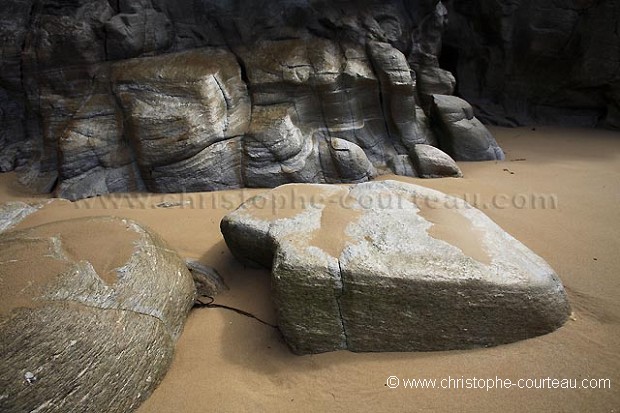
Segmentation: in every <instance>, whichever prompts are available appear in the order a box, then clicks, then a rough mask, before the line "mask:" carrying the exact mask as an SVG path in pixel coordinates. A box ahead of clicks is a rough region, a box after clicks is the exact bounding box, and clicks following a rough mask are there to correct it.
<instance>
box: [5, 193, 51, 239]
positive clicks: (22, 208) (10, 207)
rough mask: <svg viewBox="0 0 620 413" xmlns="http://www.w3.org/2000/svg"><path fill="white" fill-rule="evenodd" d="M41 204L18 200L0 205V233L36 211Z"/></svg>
mask: <svg viewBox="0 0 620 413" xmlns="http://www.w3.org/2000/svg"><path fill="white" fill-rule="evenodd" d="M42 206H43V205H42V204H38V205H37V204H35V205H31V204H27V203H25V202H20V201H15V202H7V203H6V204H2V205H0V233H1V232H4V231H6V230H8V229H10V228H11V227H14V226H15V225H17V224H19V223H20V222H21V221H23V220H24V219H25V218H26V217H27V216H28V215H30V214H32V213H34V212H37V211H38V210H39V209H40V208H41V207H42Z"/></svg>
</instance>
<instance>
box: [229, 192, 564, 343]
mask: <svg viewBox="0 0 620 413" xmlns="http://www.w3.org/2000/svg"><path fill="white" fill-rule="evenodd" d="M284 200H288V201H287V202H283V201H284ZM283 206H286V207H285V208H283ZM221 228H222V233H223V234H224V238H225V240H226V243H227V244H228V246H229V248H230V249H231V251H232V252H233V253H234V254H235V256H236V257H237V258H239V259H241V260H243V261H245V262H248V263H251V264H259V265H262V266H265V267H269V268H272V286H273V294H274V300H275V304H276V309H277V312H278V325H279V328H280V330H281V331H282V333H283V335H284V337H285V339H286V341H287V343H288V344H289V345H290V347H291V348H292V350H293V351H294V352H296V353H298V354H306V353H319V352H325V351H334V350H342V349H348V350H351V351H428V350H451V349H467V348H474V347H487V346H495V345H499V344H504V343H510V342H514V341H518V340H523V339H527V338H531V337H535V336H538V335H541V334H546V333H549V332H551V331H553V330H555V329H557V328H559V327H560V326H561V325H562V324H563V323H564V322H565V321H566V319H567V317H568V315H569V314H570V307H569V304H568V301H567V298H566V294H565V292H564V288H563V286H562V284H561V282H560V280H559V279H558V277H557V275H556V274H555V272H554V271H553V269H551V268H550V267H549V265H548V264H547V263H546V262H545V261H544V260H543V259H542V258H540V257H539V256H537V255H536V254H534V253H533V252H532V251H531V250H529V249H528V248H527V247H525V246H524V245H523V244H521V243H520V242H519V241H517V240H516V239H514V238H513V237H511V236H510V235H509V234H507V233H506V232H505V231H503V230H502V229H501V228H500V227H498V226H497V225H496V224H495V223H494V222H493V221H491V220H490V219H489V218H488V217H487V216H486V215H484V214H483V213H482V212H480V211H479V210H477V209H475V208H473V207H472V206H471V205H469V204H467V203H465V202H464V201H462V200H460V199H457V198H454V197H451V196H447V195H445V194H442V193H440V192H437V191H434V190H430V189H427V188H424V187H421V186H417V185H410V184H404V183H399V182H395V181H384V182H370V183H361V184H357V185H353V186H327V185H285V186H282V187H280V188H277V189H274V190H272V191H270V192H267V193H265V194H263V195H260V196H257V197H255V198H253V199H250V200H248V201H247V202H246V203H245V204H243V205H242V206H241V207H240V208H239V209H238V210H236V211H234V212H232V213H230V214H229V215H227V216H226V217H225V218H224V220H223V221H222V223H221Z"/></svg>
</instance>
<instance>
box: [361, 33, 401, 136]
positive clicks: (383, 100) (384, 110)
mask: <svg viewBox="0 0 620 413" xmlns="http://www.w3.org/2000/svg"><path fill="white" fill-rule="evenodd" d="M369 47H370V46H369V45H366V50H367V53H368V56H369V60H370V65H369V66H370V69H371V70H372V73H373V75H374V76H375V78H376V79H377V91H378V94H379V106H380V107H381V116H382V117H383V125H384V128H385V138H386V140H387V141H389V142H394V141H395V140H396V139H395V138H394V136H392V134H391V132H390V119H391V114H390V111H389V109H388V107H387V102H388V101H387V99H389V97H388V96H385V91H384V90H383V87H384V84H383V80H382V79H381V73H380V72H379V71H380V70H381V69H380V68H378V67H376V64H375V61H374V59H373V58H372V53H370V51H369V50H368V48H369Z"/></svg>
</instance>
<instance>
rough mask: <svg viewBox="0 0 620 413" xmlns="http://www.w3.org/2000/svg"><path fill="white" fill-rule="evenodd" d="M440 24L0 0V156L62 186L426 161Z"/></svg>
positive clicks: (356, 6) (47, 184) (412, 168)
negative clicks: (418, 151) (421, 152)
mask: <svg viewBox="0 0 620 413" xmlns="http://www.w3.org/2000/svg"><path fill="white" fill-rule="evenodd" d="M445 24H446V19H445V8H444V7H443V5H442V3H441V2H437V1H433V0H389V1H378V0H370V1H365V2H362V3H360V2H357V1H344V2H335V3H334V2H325V1H322V0H320V1H319V0H312V1H308V0H292V1H291V0H275V1H268V2H260V3H257V2H256V1H255V0H240V1H228V0H225V1H219V0H218V1H214V0H205V1H193V0H180V1H175V2H164V1H161V0H122V1H99V0H75V1H64V0H7V1H6V2H4V3H3V8H2V9H0V35H1V36H2V39H3V42H2V44H0V52H1V53H0V69H1V70H0V103H1V106H2V111H0V120H1V121H2V124H3V128H0V171H6V170H12V169H14V168H17V169H18V170H20V171H23V172H28V173H26V174H25V179H24V180H25V181H26V182H27V183H28V184H29V185H30V186H32V187H35V189H38V190H39V191H42V192H53V193H54V194H55V195H56V196H59V197H63V198H67V199H72V200H75V199H81V198H86V197H92V196H97V195H101V194H106V193H110V192H133V191H144V190H148V191H151V192H194V191H212V190H220V189H232V188H240V187H266V186H269V187H272V186H277V185H280V184H285V183H291V182H304V183H357V182H363V181H367V180H369V179H370V178H372V177H374V176H377V175H382V174H392V173H396V174H402V175H409V176H430V175H436V173H434V174H428V173H418V171H417V170H416V168H417V167H418V165H416V163H415V160H414V159H413V158H414V156H413V155H414V153H415V146H416V145H419V144H426V145H433V146H436V147H438V150H442V148H441V142H442V140H441V139H440V138H441V137H440V136H439V134H441V133H443V132H441V131H440V130H439V129H436V130H433V129H432V128H431V126H432V125H431V124H430V122H429V118H428V116H429V114H430V106H429V105H428V102H427V101H428V99H429V96H430V95H431V94H432V93H447V94H449V93H451V92H452V90H453V89H454V78H453V77H452V76H451V75H450V74H449V73H448V72H446V71H443V70H441V69H440V68H439V63H438V59H437V56H438V53H439V50H440V44H441V35H442V32H443V29H444V26H445ZM418 74H419V76H418ZM424 102H426V103H424ZM451 155H452V156H453V157H454V156H455V154H451ZM457 155H458V154H457ZM415 159H417V158H415ZM484 159H487V158H484ZM438 170H441V169H436V170H435V171H434V172H437V171H438Z"/></svg>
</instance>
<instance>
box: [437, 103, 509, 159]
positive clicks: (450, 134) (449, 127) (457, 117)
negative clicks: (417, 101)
mask: <svg viewBox="0 0 620 413" xmlns="http://www.w3.org/2000/svg"><path fill="white" fill-rule="evenodd" d="M432 99H433V102H432V112H431V121H432V122H433V124H434V125H435V127H436V128H437V131H438V136H439V145H440V147H441V149H443V150H444V151H445V152H446V153H448V154H449V155H450V156H451V157H452V158H454V159H455V160H457V161H492V160H503V159H504V152H503V151H502V149H501V148H500V147H499V145H497V142H496V141H495V138H494V137H493V135H491V132H489V130H488V129H487V128H486V127H485V126H484V125H483V124H482V123H481V122H480V121H479V120H478V119H477V118H476V117H475V116H474V111H473V109H472V107H471V105H469V103H467V102H466V101H464V100H463V99H460V98H458V97H456V96H446V95H433V96H432Z"/></svg>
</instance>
